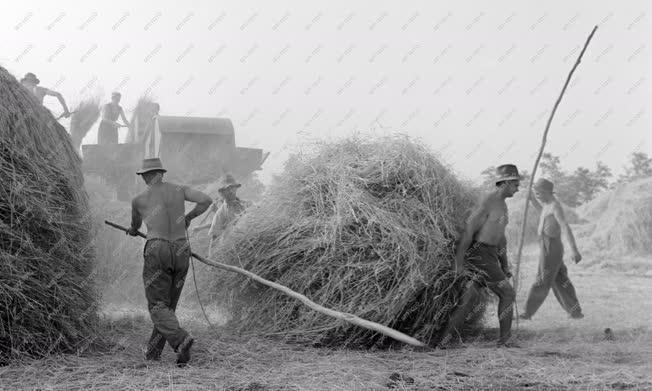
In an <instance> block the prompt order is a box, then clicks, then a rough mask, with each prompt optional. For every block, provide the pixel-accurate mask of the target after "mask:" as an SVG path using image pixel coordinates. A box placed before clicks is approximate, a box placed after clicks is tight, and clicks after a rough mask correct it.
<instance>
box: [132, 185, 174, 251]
mask: <svg viewBox="0 0 652 391" xmlns="http://www.w3.org/2000/svg"><path fill="white" fill-rule="evenodd" d="M184 202H185V196H184V188H183V187H182V186H178V185H175V184H172V183H167V182H161V183H157V184H154V185H152V186H150V187H149V188H148V189H147V190H146V191H145V192H144V193H142V194H140V195H138V196H137V197H136V199H135V205H134V206H135V207H136V208H137V210H138V212H139V213H140V215H141V216H142V218H143V222H145V225H147V239H154V238H159V239H166V240H177V239H183V238H185V237H186V223H185V204H184Z"/></svg>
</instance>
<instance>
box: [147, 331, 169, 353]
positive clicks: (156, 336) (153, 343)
mask: <svg viewBox="0 0 652 391" xmlns="http://www.w3.org/2000/svg"><path fill="white" fill-rule="evenodd" d="M164 348H165V337H164V336H163V334H161V333H159V331H158V330H157V329H156V327H154V328H153V329H152V335H151V336H150V337H149V342H147V352H146V353H145V358H146V359H148V360H158V359H160V358H161V354H162V353H163V349H164Z"/></svg>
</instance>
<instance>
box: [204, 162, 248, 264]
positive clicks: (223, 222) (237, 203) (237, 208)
mask: <svg viewBox="0 0 652 391" xmlns="http://www.w3.org/2000/svg"><path fill="white" fill-rule="evenodd" d="M240 186H242V185H241V184H240V183H238V182H236V180H235V178H233V176H232V175H230V174H227V175H226V177H225V178H224V179H223V180H222V185H221V187H220V188H219V189H218V192H219V193H220V196H222V199H223V200H224V201H222V202H221V203H220V205H219V207H218V203H217V202H214V203H213V204H212V205H211V212H215V215H214V216H213V221H212V222H211V224H205V225H200V226H198V227H197V228H195V229H194V230H193V232H199V231H202V230H204V229H206V228H208V227H210V229H209V230H208V236H209V237H210V243H209V245H208V256H209V257H211V256H213V245H214V244H215V242H218V243H219V240H221V239H222V237H224V235H225V234H227V233H228V231H229V229H230V228H231V227H232V226H233V224H234V223H235V221H236V219H237V218H238V217H239V216H240V215H241V214H242V213H243V212H244V211H245V209H246V208H247V207H248V206H249V203H248V202H246V201H242V200H241V199H240V198H238V196H237V195H236V191H237V190H238V188H239V187H240Z"/></svg>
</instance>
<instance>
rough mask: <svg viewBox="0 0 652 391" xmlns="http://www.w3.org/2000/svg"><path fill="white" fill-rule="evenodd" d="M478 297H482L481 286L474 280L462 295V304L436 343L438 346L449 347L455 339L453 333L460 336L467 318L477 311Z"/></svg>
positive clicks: (454, 312)
mask: <svg viewBox="0 0 652 391" xmlns="http://www.w3.org/2000/svg"><path fill="white" fill-rule="evenodd" d="M478 297H480V284H478V283H477V282H476V281H474V280H470V281H469V282H468V283H467V285H466V288H465V290H464V293H463V294H462V298H461V301H460V303H459V304H458V305H457V307H455V309H454V310H453V312H452V313H451V316H450V318H449V320H448V324H447V325H446V328H445V329H444V332H443V333H442V334H441V336H440V338H439V341H437V343H436V345H437V346H445V345H447V344H448V343H449V342H450V340H451V339H452V338H453V336H452V334H453V333H456V334H457V336H459V332H460V331H461V330H462V327H463V326H464V322H465V321H466V318H467V316H468V315H469V314H471V313H472V312H473V311H474V309H475V308H474V307H475V305H476V303H477V301H478Z"/></svg>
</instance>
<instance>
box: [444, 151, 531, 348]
mask: <svg viewBox="0 0 652 391" xmlns="http://www.w3.org/2000/svg"><path fill="white" fill-rule="evenodd" d="M496 174H497V178H496V180H495V183H496V188H495V189H494V190H493V191H492V192H491V193H489V194H487V195H486V196H484V197H483V198H482V200H481V201H480V203H479V205H477V206H476V207H475V209H474V210H473V212H472V213H471V216H470V217H469V219H468V221H467V225H466V230H465V231H464V234H463V235H462V239H461V240H460V243H459V245H458V248H457V253H456V256H455V271H456V273H457V275H458V276H459V275H461V274H462V273H463V271H464V270H465V269H466V265H465V263H467V264H468V265H470V266H472V268H473V269H476V270H478V271H480V272H481V273H474V274H475V275H474V277H473V278H472V279H471V280H470V281H469V282H468V283H467V285H466V287H465V291H464V293H463V294H462V298H461V302H460V303H459V305H458V306H457V308H455V310H453V313H452V314H451V317H450V319H449V322H448V325H447V326H446V328H445V330H444V332H443V333H442V334H441V335H440V341H439V342H438V343H437V345H438V346H440V347H445V346H446V344H447V343H448V342H449V341H450V339H451V338H452V334H453V333H456V332H459V330H461V328H462V326H463V325H464V320H465V319H466V317H467V316H468V315H469V314H470V313H471V312H472V311H474V306H475V305H476V304H477V302H478V300H477V299H478V298H479V297H480V289H481V288H482V287H488V288H489V289H491V290H492V291H493V292H494V293H495V294H496V295H497V296H498V321H499V324H500V338H499V339H498V346H499V347H518V345H516V344H515V343H514V342H512V341H511V328H512V318H513V305H514V300H515V298H516V293H515V292H514V288H513V287H512V285H511V284H510V282H509V278H510V277H511V276H512V274H511V272H510V270H509V264H508V262H507V240H506V238H505V227H506V226H507V222H508V217H507V204H506V203H505V199H507V198H510V197H512V196H514V194H516V192H517V191H518V187H519V184H520V180H521V176H520V175H519V173H518V169H517V168H516V166H515V165H513V164H504V165H501V166H499V167H497V168H496Z"/></svg>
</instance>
